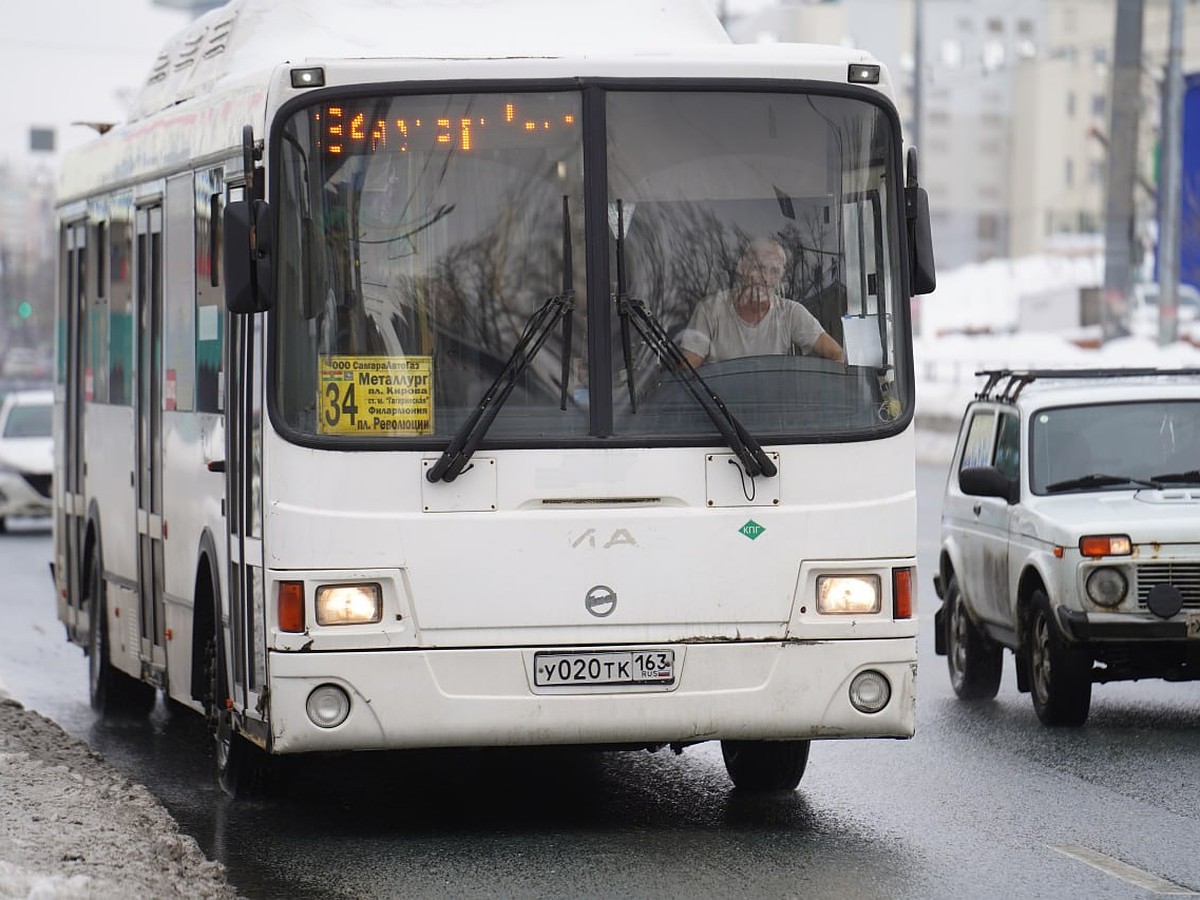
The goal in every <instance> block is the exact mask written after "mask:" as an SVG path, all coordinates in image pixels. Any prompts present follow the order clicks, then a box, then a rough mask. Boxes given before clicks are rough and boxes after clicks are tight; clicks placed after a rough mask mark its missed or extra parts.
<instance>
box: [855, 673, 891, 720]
mask: <svg viewBox="0 0 1200 900" xmlns="http://www.w3.org/2000/svg"><path fill="white" fill-rule="evenodd" d="M891 699H892V686H891V685H890V684H889V683H888V680H887V677H886V676H885V675H884V674H883V673H882V672H876V671H875V670H874V669H868V670H867V671H865V672H859V673H858V674H857V675H855V676H854V680H853V681H851V682H850V703H851V705H853V706H854V708H855V709H857V710H858V711H859V712H864V713H877V712H879V711H880V710H881V709H883V708H884V707H885V706H887V705H888V701H889V700H891Z"/></svg>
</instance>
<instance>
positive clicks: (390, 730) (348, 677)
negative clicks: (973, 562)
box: [268, 637, 917, 753]
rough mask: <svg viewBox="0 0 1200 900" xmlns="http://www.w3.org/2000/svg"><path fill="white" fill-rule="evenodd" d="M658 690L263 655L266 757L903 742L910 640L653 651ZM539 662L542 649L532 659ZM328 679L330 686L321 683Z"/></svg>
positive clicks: (473, 662)
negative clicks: (665, 666)
mask: <svg viewBox="0 0 1200 900" xmlns="http://www.w3.org/2000/svg"><path fill="white" fill-rule="evenodd" d="M664 646H668V647H670V649H672V650H674V651H675V660H676V663H675V672H676V678H675V683H674V684H673V685H672V686H671V687H670V688H669V689H667V690H662V689H659V690H653V689H645V688H642V689H638V688H620V689H612V688H602V689H599V690H597V689H594V688H592V689H589V691H590V692H586V693H539V692H535V688H534V686H533V675H532V673H533V659H534V653H535V650H534V649H532V648H487V649H458V650H453V649H439V650H395V651H392V650H389V651H336V652H322V653H311V652H309V653H304V652H299V653H296V652H272V653H271V654H270V657H269V661H268V671H269V673H270V694H269V696H270V715H271V725H270V732H271V749H272V750H273V751H274V752H276V753H301V752H314V751H332V750H370V749H402V748H421V747H486V746H491V747H518V746H537V745H543V746H545V745H566V744H666V743H692V742H698V741H707V740H718V739H731V740H803V739H828V738H878V737H890V738H907V737H911V736H912V734H913V731H914V728H915V724H916V693H915V688H916V667H917V645H916V638H915V637H904V638H895V639H882V640H840V641H809V642H782V643H781V642H758V643H734V642H728V643H713V644H671V645H664ZM539 649H542V650H548V649H549V648H539ZM868 670H874V671H876V672H879V673H881V674H883V675H884V677H885V678H886V679H887V681H888V683H889V685H890V689H891V695H890V699H889V701H888V702H887V704H886V705H885V706H884V707H883V708H882V709H880V710H879V711H878V712H875V713H863V712H860V711H859V710H858V709H856V708H855V707H854V706H853V705H852V704H851V702H850V696H849V693H850V684H851V681H852V680H853V679H854V677H855V676H856V675H858V674H859V673H861V672H865V671H868ZM331 673H337V674H336V675H332V674H331ZM323 685H336V686H337V687H340V688H341V689H342V690H343V691H344V692H345V694H346V695H347V696H348V697H349V699H350V710H349V714H348V715H347V717H346V718H345V720H344V721H343V722H341V723H340V724H338V725H336V726H334V727H330V728H325V727H319V726H317V725H315V724H314V723H313V721H312V720H311V719H310V717H309V715H308V713H307V711H306V704H307V702H308V699H309V696H310V695H311V693H312V691H314V690H315V689H317V688H319V687H321V686H323Z"/></svg>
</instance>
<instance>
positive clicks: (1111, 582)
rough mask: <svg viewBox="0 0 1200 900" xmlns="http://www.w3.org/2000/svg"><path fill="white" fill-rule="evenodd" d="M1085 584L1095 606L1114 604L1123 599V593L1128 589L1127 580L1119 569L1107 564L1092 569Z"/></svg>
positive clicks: (1111, 605) (1110, 605)
mask: <svg viewBox="0 0 1200 900" xmlns="http://www.w3.org/2000/svg"><path fill="white" fill-rule="evenodd" d="M1085 584H1086V587H1087V595H1088V597H1089V598H1090V599H1091V601H1092V602H1093V603H1095V604H1096V605H1097V606H1107V607H1110V608H1111V607H1113V606H1116V605H1117V604H1118V603H1120V602H1121V601H1122V600H1124V599H1125V594H1126V593H1127V592H1128V591H1129V582H1127V581H1126V580H1125V576H1124V575H1122V574H1121V570H1120V569H1113V568H1110V567H1108V566H1105V567H1103V568H1100V569H1093V570H1092V573H1091V574H1090V575H1088V577H1087V582H1086V583H1085Z"/></svg>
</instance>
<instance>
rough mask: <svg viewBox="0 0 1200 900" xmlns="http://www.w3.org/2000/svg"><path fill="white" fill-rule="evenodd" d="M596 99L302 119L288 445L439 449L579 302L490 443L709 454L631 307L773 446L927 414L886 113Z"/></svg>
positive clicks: (291, 203)
mask: <svg viewBox="0 0 1200 900" xmlns="http://www.w3.org/2000/svg"><path fill="white" fill-rule="evenodd" d="M593 96H599V97H602V98H603V99H602V101H601V100H598V101H594V102H593V101H592V100H591V99H590V98H589V101H588V103H587V104H586V112H585V101H584V95H583V94H582V93H581V92H579V91H574V90H564V91H558V92H527V93H520V92H505V93H500V92H495V93H492V92H487V93H455V94H441V95H432V94H425V95H407V94H405V95H379V96H368V97H362V96H355V97H352V98H351V97H348V98H345V99H343V100H336V101H331V100H329V99H328V98H324V99H322V101H321V102H320V103H319V104H317V105H312V106H307V107H304V108H301V109H299V110H296V111H293V112H292V113H291V114H290V115H289V117H288V118H287V119H286V120H285V121H284V123H283V125H282V141H281V142H279V143H278V144H277V146H279V147H281V149H280V151H279V152H280V159H279V169H278V173H279V174H278V180H277V183H276V191H275V207H276V209H277V210H278V216H279V218H278V225H277V238H276V241H277V253H276V257H277V259H278V260H279V269H278V279H279V281H278V283H279V291H278V298H279V300H278V306H277V312H276V320H275V344H274V346H275V361H276V369H275V377H274V397H273V401H274V408H275V410H276V413H277V415H278V416H279V417H280V419H281V424H282V425H283V426H284V430H285V432H288V433H290V434H292V435H294V436H296V437H297V438H299V439H301V440H304V439H306V438H308V437H321V438H323V439H325V440H334V441H336V440H337V439H339V438H343V439H350V438H366V439H370V440H376V441H381V442H382V443H385V444H387V445H391V444H392V443H393V442H395V441H399V442H401V443H404V442H415V443H421V442H424V444H425V445H426V446H429V445H436V443H437V442H444V441H445V440H447V439H449V438H450V437H451V436H452V435H454V434H455V433H456V431H458V430H459V429H460V428H461V427H462V426H463V423H464V422H466V421H467V420H468V419H469V418H470V416H471V414H472V412H473V410H475V409H476V408H477V407H478V405H479V404H480V402H481V399H482V398H484V397H485V396H486V395H487V393H488V392H489V389H490V387H491V386H492V385H493V384H494V382H495V380H496V379H497V377H498V376H499V375H500V374H501V372H502V371H503V370H504V369H505V367H506V365H509V364H510V363H511V361H512V356H513V352H514V348H516V347H517V346H518V345H519V344H520V343H521V341H522V339H523V336H525V337H527V331H528V329H529V328H530V327H531V322H534V321H540V319H539V310H542V309H543V308H544V307H545V305H546V304H547V302H548V301H549V300H550V299H551V298H554V297H557V296H565V295H569V296H570V297H571V301H572V302H571V303H570V304H569V308H568V307H564V308H568V311H567V312H566V313H565V314H564V315H563V316H562V319H563V321H562V322H561V323H559V322H557V321H556V322H555V325H554V327H552V328H550V329H549V331H548V332H547V333H546V334H545V335H543V339H542V340H541V342H539V343H538V344H537V345H536V347H537V349H536V352H534V353H530V354H529V355H528V358H526V359H523V360H522V362H523V365H522V366H521V367H520V372H519V374H518V375H517V377H516V381H515V384H514V385H513V389H512V391H511V393H510V394H508V395H507V396H506V398H505V399H504V402H503V404H502V408H501V409H500V410H499V412H498V413H497V414H496V418H495V420H494V422H491V424H490V425H489V427H488V431H487V438H488V440H493V441H507V442H510V443H515V444H516V445H522V444H526V445H530V444H534V443H536V444H539V445H545V444H546V443H551V444H553V443H556V442H558V443H561V444H563V445H586V444H587V443H589V442H590V441H593V440H597V439H601V438H603V439H605V440H610V441H611V440H612V439H614V438H615V439H618V440H621V439H624V440H628V441H632V442H641V441H647V440H652V441H654V442H663V441H666V442H671V441H680V442H691V443H696V442H702V441H705V440H710V441H714V442H717V441H718V439H717V437H716V434H715V429H714V425H713V422H712V421H711V419H710V417H709V415H707V414H706V412H705V409H704V407H703V405H702V404H700V403H698V402H697V400H696V397H695V392H694V391H691V390H689V389H687V385H686V384H685V383H684V380H683V377H682V374H681V371H680V368H681V365H682V364H677V363H674V362H672V359H673V358H677V357H671V356H669V355H667V354H664V353H662V352H655V350H654V348H653V347H652V346H650V345H649V344H648V343H647V342H646V340H645V339H644V336H643V333H642V332H641V331H639V330H638V329H637V328H636V327H635V325H636V323H635V322H632V319H633V318H634V317H631V316H630V315H628V314H627V313H628V311H629V305H628V304H630V303H634V304H638V305H639V307H640V309H641V310H642V311H643V312H644V314H645V316H644V318H646V317H648V318H649V319H650V320H651V321H653V323H654V324H655V325H656V326H657V327H659V328H661V331H662V333H664V334H666V335H667V336H669V338H670V340H671V341H672V342H674V343H675V345H676V346H677V347H678V348H680V349H681V350H682V352H683V356H685V357H686V358H687V359H688V361H689V363H690V364H691V365H693V366H694V367H695V368H696V371H697V372H698V373H699V374H700V376H701V377H702V378H703V379H704V380H705V382H706V383H707V385H708V386H709V387H710V388H711V389H712V390H713V391H714V392H715V393H716V394H717V395H718V396H719V397H720V398H721V399H722V400H723V402H724V403H725V404H726V405H727V407H728V409H729V410H730V411H731V412H732V413H733V414H734V415H736V416H737V417H738V418H739V419H740V420H741V422H742V423H743V424H744V425H745V426H746V428H747V429H748V430H749V431H750V432H751V433H752V434H753V435H754V436H755V437H756V438H757V439H759V440H770V441H773V442H784V441H801V442H802V441H806V440H814V439H820V440H828V439H829V438H830V436H831V435H832V436H839V435H842V436H849V435H852V434H853V435H856V436H861V435H864V434H866V435H869V434H871V433H876V432H877V433H880V434H882V433H890V432H891V431H892V430H894V427H895V426H894V424H893V423H895V422H896V421H898V420H900V419H903V418H904V417H905V416H906V415H907V410H908V409H909V408H910V406H911V399H912V398H911V394H912V391H911V386H910V385H909V384H908V383H907V374H906V373H907V371H908V368H909V363H908V356H907V351H906V349H905V342H904V341H903V340H898V338H897V336H898V335H904V336H906V335H907V327H908V326H907V321H906V318H905V317H906V315H907V314H906V312H905V310H906V308H907V303H906V302H905V299H906V298H905V296H904V290H903V286H902V283H901V279H900V265H901V256H902V254H901V247H900V246H899V244H900V242H899V241H898V240H897V238H896V235H898V234H900V233H901V232H900V228H901V223H900V220H899V216H900V215H902V211H901V210H900V209H899V208H898V206H899V198H900V197H901V194H900V190H899V182H898V171H897V167H898V162H899V152H898V146H899V142H898V136H897V135H896V133H895V129H896V127H897V126H896V123H895V121H894V119H893V118H892V117H890V116H889V115H888V113H886V112H885V111H884V107H882V106H878V105H875V104H874V103H872V102H869V101H868V100H866V99H863V98H860V97H857V96H855V97H849V96H834V95H832V94H829V95H827V94H808V93H797V92H787V93H784V92H765V91H764V92H752V91H729V90H724V91H722V90H706V91H699V90H615V89H614V90H607V91H604V92H599V93H595V94H593ZM601 110H602V111H603V119H602V120H601V119H600V118H599V115H600V112H601ZM585 115H587V116H596V117H597V118H596V123H597V124H596V125H595V126H592V127H585V126H587V125H588V123H587V122H585ZM601 122H602V127H600V124H599V123H601ZM585 134H586V135H589V136H591V137H590V138H589V139H590V140H593V141H595V142H597V144H599V142H600V141H601V139H603V145H598V146H587V147H586V148H585V143H586V141H585ZM585 165H586V166H587V167H592V168H594V169H595V170H596V171H594V172H589V173H588V179H587V185H586V188H585ZM605 186H606V187H605ZM602 188H603V190H604V191H605V193H601V189H602ZM589 204H590V206H589ZM596 207H600V208H596ZM591 248H596V249H599V248H604V249H603V250H600V252H594V253H588V252H586V251H587V250H588V249H591ZM567 253H570V265H568V264H567V262H568V261H567V259H566V256H565V254H567ZM589 286H590V288H591V290H590V291H589ZM643 320H644V319H643ZM589 324H590V325H591V328H590V329H589ZM589 331H592V332H594V333H589ZM564 374H565V376H566V377H565V383H564Z"/></svg>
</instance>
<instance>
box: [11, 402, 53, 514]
mask: <svg viewBox="0 0 1200 900" xmlns="http://www.w3.org/2000/svg"><path fill="white" fill-rule="evenodd" d="M53 411H54V393H53V391H47V390H32V391H13V392H12V393H10V394H7V395H6V396H5V397H4V403H3V405H0V531H5V530H7V528H8V519H9V517H11V516H17V517H23V516H39V517H40V516H49V515H50V509H51V503H50V497H51V490H50V486H51V475H52V473H53V470H54V442H53V438H52V437H51V420H52V414H53Z"/></svg>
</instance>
